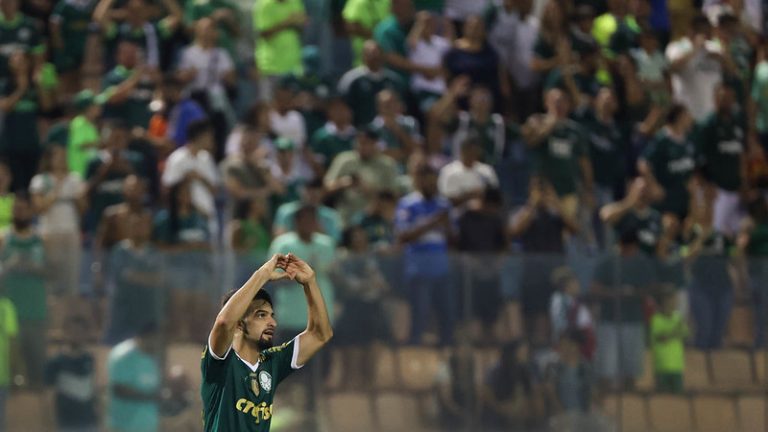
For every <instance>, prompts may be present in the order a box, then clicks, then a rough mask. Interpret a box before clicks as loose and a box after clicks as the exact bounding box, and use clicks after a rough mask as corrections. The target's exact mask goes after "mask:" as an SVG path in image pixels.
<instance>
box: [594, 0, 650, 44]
mask: <svg viewBox="0 0 768 432" xmlns="http://www.w3.org/2000/svg"><path fill="white" fill-rule="evenodd" d="M606 3H607V4H606V6H607V7H608V10H607V11H606V12H605V13H604V14H602V15H600V16H599V17H597V18H595V22H594V26H593V27H592V35H593V36H594V38H595V40H596V41H597V43H599V44H600V46H601V47H603V48H606V49H610V52H611V53H612V54H624V53H625V52H626V50H627V49H628V48H631V46H627V44H622V45H624V47H622V48H623V49H617V50H614V45H615V44H614V43H612V40H613V39H614V36H616V35H622V34H625V33H630V34H636V32H638V31H639V30H640V29H639V26H638V25H637V21H636V20H635V17H634V15H633V13H634V12H635V11H634V10H633V9H635V7H634V4H632V3H639V2H632V1H630V2H627V1H622V0H608V1H607V2H606Z"/></svg>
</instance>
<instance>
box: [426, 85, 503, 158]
mask: <svg viewBox="0 0 768 432" xmlns="http://www.w3.org/2000/svg"><path fill="white" fill-rule="evenodd" d="M469 83H470V80H469V78H467V77H459V78H456V79H455V80H453V81H452V82H451V85H450V86H449V87H448V91H446V92H445V93H444V94H443V96H442V97H441V98H440V100H438V101H437V102H436V103H435V104H434V105H433V106H432V109H431V111H430V113H429V116H430V120H431V121H432V122H435V123H438V124H440V125H441V126H442V127H443V128H444V129H445V130H446V131H447V132H449V133H450V134H451V135H450V138H449V139H448V142H447V144H448V146H447V147H448V149H447V151H448V153H449V154H450V155H451V156H453V157H454V158H459V157H460V150H461V144H462V143H463V142H464V141H465V140H466V139H467V138H470V137H473V138H475V139H479V140H480V144H481V145H482V154H481V157H480V160H481V161H482V162H485V163H487V164H490V165H496V164H498V163H499V162H500V161H501V159H502V157H503V156H504V153H505V150H506V147H507V142H508V140H509V139H511V137H512V135H513V133H514V132H513V131H512V127H511V125H505V124H504V117H502V116H501V114H499V113H495V112H494V111H493V97H492V96H491V93H490V90H489V89H488V88H486V87H473V88H470V86H469ZM465 97H467V98H468V102H469V109H468V110H466V111H464V110H461V109H460V108H459V102H460V100H461V99H463V98H465Z"/></svg>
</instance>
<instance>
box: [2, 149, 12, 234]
mask: <svg viewBox="0 0 768 432" xmlns="http://www.w3.org/2000/svg"><path fill="white" fill-rule="evenodd" d="M13 200H14V193H13V191H11V169H10V168H9V167H8V163H7V161H4V160H2V159H0V233H4V232H5V231H6V230H7V229H8V227H10V226H11V223H12V222H13Z"/></svg>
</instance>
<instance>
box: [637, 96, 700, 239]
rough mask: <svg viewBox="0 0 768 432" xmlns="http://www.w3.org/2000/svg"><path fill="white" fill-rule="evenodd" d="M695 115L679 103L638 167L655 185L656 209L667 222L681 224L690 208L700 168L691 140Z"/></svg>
mask: <svg viewBox="0 0 768 432" xmlns="http://www.w3.org/2000/svg"><path fill="white" fill-rule="evenodd" d="M691 122H692V119H691V115H690V113H689V111H688V109H687V108H685V107H684V106H683V105H679V104H675V105H673V106H672V108H670V110H669V112H668V113H667V121H666V126H665V127H664V129H663V130H662V131H661V132H660V133H659V134H658V135H657V136H656V138H655V139H654V140H653V141H652V142H651V143H650V144H649V145H648V147H646V148H645V150H644V151H643V154H642V156H641V158H640V160H639V161H638V166H637V170H638V172H639V173H640V175H641V176H643V177H644V178H645V180H646V181H647V182H648V184H649V185H651V188H652V191H653V192H652V193H653V196H654V198H656V197H660V198H661V201H660V202H658V203H657V204H656V206H655V207H656V208H657V209H658V210H659V211H660V212H661V213H662V217H663V218H664V219H665V220H664V224H665V226H668V225H669V224H679V223H680V222H682V221H683V220H684V219H685V218H686V217H687V216H688V212H689V210H690V199H691V195H690V182H691V179H692V176H693V171H694V168H695V167H696V162H695V159H694V158H695V154H694V148H693V145H692V144H691V142H690V141H689V137H688V133H689V132H690V129H691Z"/></svg>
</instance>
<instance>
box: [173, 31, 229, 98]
mask: <svg viewBox="0 0 768 432" xmlns="http://www.w3.org/2000/svg"><path fill="white" fill-rule="evenodd" d="M218 40H219V33H218V30H217V29H216V23H215V22H214V21H213V19H211V18H203V19H201V20H199V21H198V22H197V23H195V39H194V41H193V42H192V45H190V46H188V47H187V48H185V49H184V51H182V53H181V60H180V61H179V66H178V69H179V72H178V76H179V78H180V79H181V81H183V82H184V83H186V84H187V90H189V91H191V90H207V91H208V92H209V93H211V94H216V95H217V96H218V95H221V96H226V93H225V87H226V86H231V85H235V82H236V79H237V76H236V74H235V65H234V62H233V61H232V57H230V56H229V53H228V52H227V50H225V49H224V48H221V47H218V46H217V41H218Z"/></svg>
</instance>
